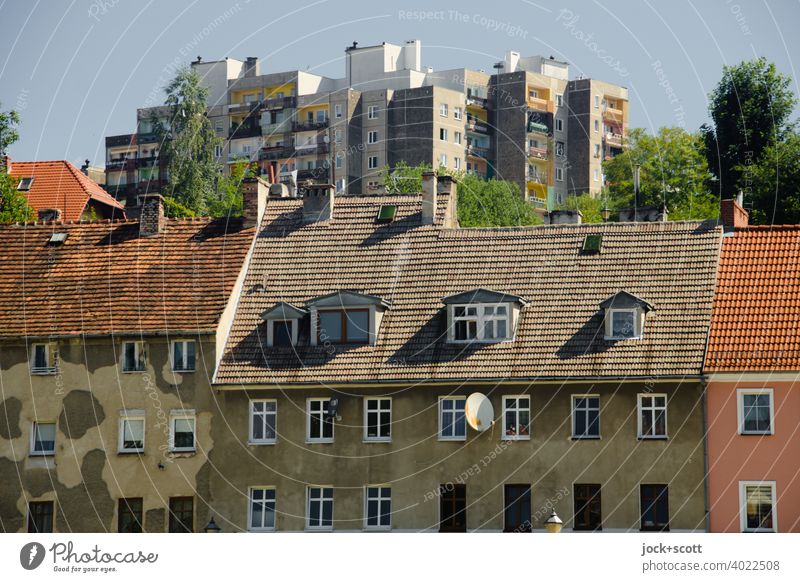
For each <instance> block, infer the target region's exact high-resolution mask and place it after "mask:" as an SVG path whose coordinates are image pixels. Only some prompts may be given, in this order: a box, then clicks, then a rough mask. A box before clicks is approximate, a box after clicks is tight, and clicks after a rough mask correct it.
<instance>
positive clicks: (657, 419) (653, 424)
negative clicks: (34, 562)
mask: <svg viewBox="0 0 800 582" xmlns="http://www.w3.org/2000/svg"><path fill="white" fill-rule="evenodd" d="M666 437H667V395H666V394H639V438H642V439H648V438H666Z"/></svg>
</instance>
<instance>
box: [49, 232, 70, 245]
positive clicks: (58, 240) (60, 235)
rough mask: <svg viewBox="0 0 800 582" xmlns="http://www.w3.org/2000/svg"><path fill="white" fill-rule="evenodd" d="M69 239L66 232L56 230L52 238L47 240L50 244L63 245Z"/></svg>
mask: <svg viewBox="0 0 800 582" xmlns="http://www.w3.org/2000/svg"><path fill="white" fill-rule="evenodd" d="M66 240H67V233H66V232H54V233H53V234H51V235H50V238H49V239H48V240H47V244H49V245H54V246H55V245H63V244H64V243H65V242H66Z"/></svg>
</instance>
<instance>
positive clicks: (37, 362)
mask: <svg viewBox="0 0 800 582" xmlns="http://www.w3.org/2000/svg"><path fill="white" fill-rule="evenodd" d="M50 351H51V350H50V345H49V344H33V361H32V362H31V374H52V373H53V372H55V370H56V365H55V357H51V356H52V354H51V353H50Z"/></svg>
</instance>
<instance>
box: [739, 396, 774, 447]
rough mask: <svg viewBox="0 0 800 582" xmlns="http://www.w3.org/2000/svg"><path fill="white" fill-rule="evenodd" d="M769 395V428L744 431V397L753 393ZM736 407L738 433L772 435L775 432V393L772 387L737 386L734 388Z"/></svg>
mask: <svg viewBox="0 0 800 582" xmlns="http://www.w3.org/2000/svg"><path fill="white" fill-rule="evenodd" d="M764 394H767V395H769V430H768V431H746V430H745V429H744V397H745V396H753V395H758V396H761V395H764ZM736 409H737V416H738V421H739V422H738V427H739V434H740V435H756V436H757V435H774V434H775V394H774V391H773V389H772V388H738V389H737V390H736Z"/></svg>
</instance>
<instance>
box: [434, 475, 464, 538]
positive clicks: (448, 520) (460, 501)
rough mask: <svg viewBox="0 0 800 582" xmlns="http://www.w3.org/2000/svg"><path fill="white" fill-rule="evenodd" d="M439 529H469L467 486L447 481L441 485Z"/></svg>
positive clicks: (457, 530) (459, 530) (455, 530)
mask: <svg viewBox="0 0 800 582" xmlns="http://www.w3.org/2000/svg"><path fill="white" fill-rule="evenodd" d="M439 531H441V532H465V531H467V486H466V485H463V484H459V483H445V484H444V485H440V486H439Z"/></svg>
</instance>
